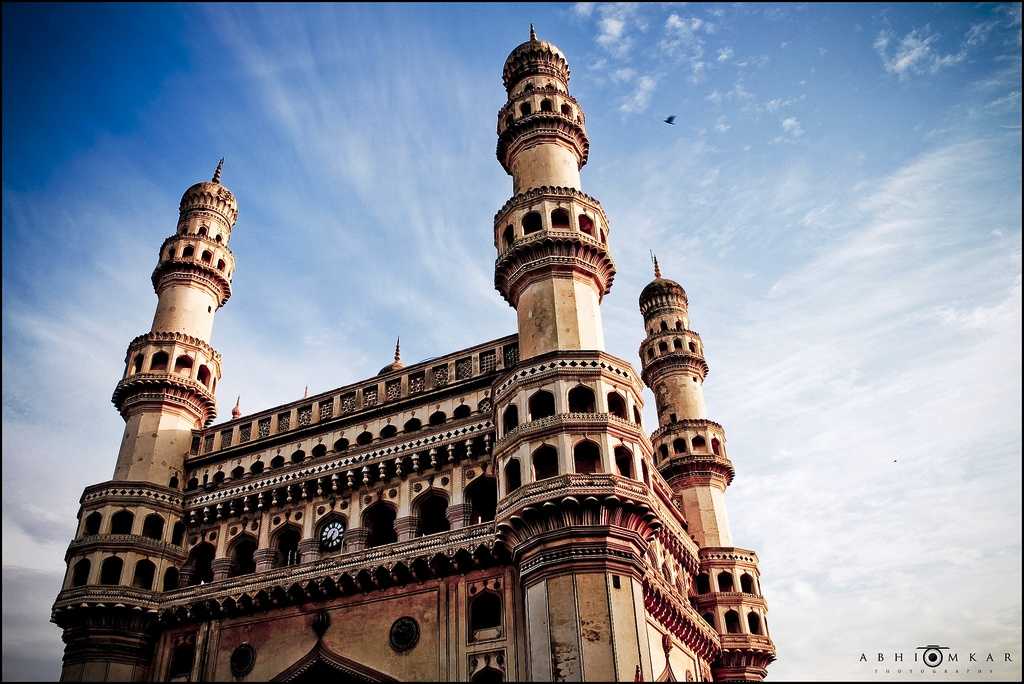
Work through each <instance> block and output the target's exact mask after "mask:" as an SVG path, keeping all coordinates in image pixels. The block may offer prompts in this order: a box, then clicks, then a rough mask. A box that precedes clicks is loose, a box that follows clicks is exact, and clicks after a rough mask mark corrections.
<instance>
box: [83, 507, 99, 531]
mask: <svg viewBox="0 0 1024 684" xmlns="http://www.w3.org/2000/svg"><path fill="white" fill-rule="evenodd" d="M102 522H103V516H102V515H100V512H99V511H93V512H92V513H90V514H89V515H87V516H86V517H85V527H83V528H82V534H87V535H93V534H99V533H100V524H101V523H102Z"/></svg>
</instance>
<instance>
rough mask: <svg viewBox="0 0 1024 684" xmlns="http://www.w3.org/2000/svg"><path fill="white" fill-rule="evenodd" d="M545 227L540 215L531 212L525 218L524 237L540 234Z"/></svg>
mask: <svg viewBox="0 0 1024 684" xmlns="http://www.w3.org/2000/svg"><path fill="white" fill-rule="evenodd" d="M543 227H544V226H543V221H542V220H541V217H540V213H538V212H536V211H531V212H529V213H527V214H526V216H524V217H523V235H532V234H533V233H539V232H540V231H541V229H542V228H543Z"/></svg>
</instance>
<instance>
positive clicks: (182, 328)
mask: <svg viewBox="0 0 1024 684" xmlns="http://www.w3.org/2000/svg"><path fill="white" fill-rule="evenodd" d="M222 164H223V160H221V162H220V163H218V165H217V170H216V171H215V172H214V174H213V178H212V180H209V181H202V182H199V183H196V184H195V185H193V186H192V187H190V188H189V189H188V190H186V191H185V194H184V195H182V198H181V205H180V208H179V215H178V225H177V230H176V231H175V233H174V235H171V236H170V237H168V238H167V239H166V240H164V242H163V244H162V245H161V246H160V254H159V258H158V261H157V265H156V268H155V269H154V270H153V277H152V281H153V289H154V290H156V294H157V298H158V300H157V305H156V314H155V315H154V316H153V325H152V327H151V328H150V331H149V332H148V333H146V334H144V335H140V336H139V337H136V338H135V339H134V340H132V342H131V344H130V345H128V353H127V355H126V358H125V373H124V377H123V378H122V379H121V381H120V382H119V383H118V385H117V388H116V389H115V390H114V396H113V402H114V405H115V406H117V409H118V411H120V412H121V415H122V416H123V417H124V419H125V428H124V437H123V438H122V440H121V448H120V451H119V453H118V456H117V466H116V468H115V469H114V479H115V480H128V481H133V482H150V483H154V484H160V485H169V484H171V483H174V482H180V481H182V465H183V463H184V458H185V455H186V454H187V453H188V452H189V448H190V443H191V440H192V431H193V430H195V429H197V428H202V427H205V426H207V425H209V424H210V423H211V422H213V419H214V418H215V417H216V402H215V400H214V391H215V390H216V388H217V382H218V381H219V380H220V373H221V366H220V354H219V353H218V352H217V351H216V350H215V349H214V348H213V347H212V346H210V337H211V335H212V332H213V318H214V315H215V314H216V312H217V310H218V309H219V308H220V307H221V306H223V305H224V303H225V302H226V301H227V300H228V297H230V296H231V277H232V275H233V274H234V270H235V258H234V255H232V253H231V250H230V249H229V248H228V242H229V241H230V239H231V229H232V227H233V226H234V224H235V220H236V219H237V218H238V205H237V203H236V202H235V196H234V195H233V194H232V193H231V191H230V190H228V189H227V188H226V187H224V185H222V184H221V182H220V175H221V169H222Z"/></svg>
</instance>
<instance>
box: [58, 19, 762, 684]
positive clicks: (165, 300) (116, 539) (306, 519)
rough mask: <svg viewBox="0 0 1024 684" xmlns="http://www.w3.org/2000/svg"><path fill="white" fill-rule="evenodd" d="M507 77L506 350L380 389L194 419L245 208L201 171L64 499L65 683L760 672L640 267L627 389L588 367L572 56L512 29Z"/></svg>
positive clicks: (390, 369)
mask: <svg viewBox="0 0 1024 684" xmlns="http://www.w3.org/2000/svg"><path fill="white" fill-rule="evenodd" d="M503 80H504V84H505V87H506V90H507V92H508V101H507V102H506V104H505V105H504V106H503V107H502V108H501V109H500V111H499V113H498V147H497V155H498V160H499V162H500V163H501V164H502V166H503V168H504V169H505V170H506V171H507V172H508V173H509V174H510V175H511V176H512V177H513V193H514V194H513V196H512V197H511V198H510V199H509V200H508V202H506V203H505V206H503V207H502V208H501V209H500V210H499V211H498V213H497V214H496V216H495V220H494V244H495V248H496V250H497V260H496V263H495V285H496V287H497V288H498V290H499V291H500V292H501V294H502V295H503V296H504V297H505V299H506V300H507V301H508V302H509V304H511V305H512V306H513V307H514V308H516V310H517V312H518V320H519V330H518V333H517V334H515V335H509V336H506V337H502V338H498V339H495V340H492V341H489V342H484V343H482V344H479V345H477V346H474V347H471V348H469V349H462V350H459V351H456V352H454V353H451V354H447V355H445V356H441V357H438V358H433V359H430V360H429V361H427V362H423V363H420V364H414V365H410V366H408V367H406V366H405V365H404V364H403V363H402V362H401V359H400V354H399V349H398V347H397V346H396V349H395V358H394V361H393V362H392V363H390V364H389V365H387V366H385V367H384V368H383V369H381V371H380V373H379V374H378V375H376V376H375V377H372V378H369V379H363V380H359V381H357V382H353V383H351V384H349V385H347V386H344V387H340V388H337V389H335V390H332V391H330V392H326V393H323V394H321V395H318V396H312V397H303V398H302V399H299V400H296V401H294V402H291V403H288V404H284V405H282V406H277V407H274V408H271V409H268V410H266V411H263V412H260V413H257V414H253V415H242V412H241V409H240V406H239V405H236V407H235V410H234V411H233V412H232V417H231V419H230V420H228V421H225V422H222V423H219V424H216V425H214V424H213V422H214V419H215V410H216V405H215V401H214V396H215V390H216V384H217V381H218V380H219V379H220V377H221V356H220V354H219V353H218V352H217V351H216V350H214V349H213V348H212V347H211V346H210V344H209V339H210V334H211V331H212V325H213V315H214V312H215V311H216V310H217V309H218V308H220V306H222V305H223V304H224V303H225V302H226V301H227V299H228V297H229V296H230V290H231V277H232V274H233V272H234V268H235V261H234V256H233V255H232V253H231V252H230V250H229V249H228V246H227V245H228V241H229V239H230V236H231V231H232V229H233V228H234V225H235V220H236V219H237V216H238V209H237V204H236V202H235V198H234V195H233V194H232V193H231V192H230V191H229V190H228V189H227V188H226V187H224V186H223V185H222V184H221V182H220V175H221V167H220V165H218V167H217V171H216V172H215V174H214V177H213V179H212V180H211V181H210V182H203V183H197V184H196V185H194V186H192V187H191V188H189V189H188V190H187V191H186V192H185V195H184V197H183V198H182V201H181V207H180V218H179V221H178V227H177V230H176V232H175V235H173V236H171V237H170V238H168V239H167V240H166V241H164V243H163V245H162V246H161V248H160V255H159V261H158V265H157V267H156V269H155V270H154V273H153V285H154V288H155V289H156V292H157V295H158V297H159V304H158V306H157V313H156V316H155V317H154V321H153V326H152V329H151V330H150V331H149V332H148V333H146V334H144V335H140V336H139V337H137V338H136V339H135V340H133V341H132V342H131V344H130V345H129V348H128V353H127V355H126V359H125V373H124V376H123V377H122V379H121V381H120V382H119V383H118V384H117V387H116V389H115V391H114V396H113V401H114V404H115V405H116V406H117V408H118V410H119V411H120V412H121V414H122V416H123V417H124V419H125V422H126V426H125V434H124V439H123V441H122V445H121V449H120V453H119V455H118V459H117V466H116V468H115V471H114V477H113V479H111V480H110V481H108V482H104V483H101V484H97V485H93V486H90V487H88V488H87V489H86V490H85V493H84V494H83V495H82V498H81V508H80V514H79V518H80V520H79V529H78V533H77V534H76V536H75V538H74V540H73V541H72V542H71V544H70V546H69V547H68V551H67V555H66V560H67V566H68V570H67V575H66V577H65V582H64V586H63V590H62V591H61V592H60V594H59V596H58V597H57V600H56V602H55V604H54V606H53V613H52V619H53V621H54V622H55V623H56V624H58V625H59V626H60V627H61V628H62V629H63V630H64V641H65V643H66V649H65V655H64V669H63V675H62V678H63V679H65V680H68V681H76V680H110V681H114V680H133V681H147V680H148V681H158V680H171V681H267V680H280V681H302V680H314V679H324V678H326V677H339V676H340V677H345V678H350V679H355V680H360V681H393V680H402V681H405V680H432V681H437V680H455V681H481V682H486V681H505V680H535V681H551V680H557V681H584V680H585V681H595V680H599V681H610V680H619V681H631V680H637V679H642V680H647V681H650V680H675V679H679V680H682V679H685V680H687V681H708V680H712V679H715V680H736V679H740V680H759V679H762V678H763V677H764V676H765V674H766V668H767V666H768V664H769V663H770V662H771V661H772V660H773V659H774V654H775V649H774V646H773V644H772V641H771V639H770V637H769V636H768V624H767V604H766V602H765V599H764V597H763V595H762V593H761V577H760V574H759V572H758V565H757V555H756V554H755V553H754V552H753V551H749V550H746V549H741V548H737V547H735V546H733V544H732V537H731V532H730V530H729V525H728V517H727V514H726V510H725V498H724V497H725V490H726V487H727V486H728V485H729V483H730V482H731V481H732V479H733V477H734V476H735V469H734V467H733V465H732V461H731V460H730V458H729V455H728V451H727V448H726V440H725V432H724V430H723V428H722V426H721V425H719V424H718V423H715V422H714V421H712V420H710V419H708V417H707V416H706V415H705V413H706V412H705V405H704V398H703V391H702V384H703V380H704V377H705V376H706V375H707V373H708V364H707V362H706V361H705V359H704V347H703V343H702V341H701V339H700V337H699V335H697V334H696V333H695V332H693V331H692V330H691V329H690V327H689V317H688V310H687V307H688V301H687V299H686V293H685V292H684V291H683V288H682V287H681V286H679V285H678V284H677V283H675V282H673V281H670V280H666V279H664V278H661V274H660V272H657V273H656V278H655V280H654V281H653V282H652V283H651V284H650V285H648V287H647V288H645V289H644V292H643V293H642V294H641V297H640V307H641V312H642V313H643V315H644V320H645V325H646V327H647V334H646V337H645V339H644V341H643V343H642V344H641V348H640V356H641V361H642V372H641V373H638V372H637V371H636V370H635V369H634V368H633V367H632V366H631V365H630V364H629V363H628V362H627V361H625V360H622V359H619V358H616V357H615V356H612V355H611V354H608V353H607V352H605V351H604V349H603V347H604V333H603V329H602V323H601V316H600V303H601V299H602V298H603V296H604V294H605V293H607V292H608V291H609V289H610V288H611V286H612V281H613V279H614V275H615V266H614V263H613V262H612V259H611V254H610V251H609V246H608V235H609V232H610V224H609V221H608V218H607V216H606V215H605V213H604V210H603V209H602V207H601V205H600V203H599V202H598V201H597V200H596V199H594V198H593V197H590V196H589V195H587V194H585V193H584V192H583V191H582V190H581V188H580V169H582V167H583V166H584V165H585V164H586V161H587V155H588V154H589V146H590V141H589V137H588V134H587V131H586V128H585V121H586V119H585V116H584V113H583V110H582V107H581V105H580V103H579V102H578V101H577V100H576V99H575V98H573V97H572V96H571V95H570V94H569V65H568V62H567V60H566V59H565V56H564V55H563V54H562V52H561V51H560V50H559V49H558V48H557V47H556V46H554V45H552V44H551V43H548V42H546V41H542V40H538V39H537V38H536V36H535V35H534V34H533V31H532V28H531V35H530V40H528V41H527V42H525V43H523V44H522V45H520V46H518V47H517V48H515V50H513V51H512V53H511V54H510V55H509V57H508V59H507V61H506V63H505V67H504V70H503ZM645 384H646V385H648V386H650V387H651V389H652V390H653V391H654V394H655V397H656V400H657V408H658V416H659V427H658V429H657V430H656V431H655V432H654V433H653V434H652V435H650V436H648V434H647V433H646V432H645V431H644V429H643V426H642V421H641V415H642V408H643V388H644V385H645Z"/></svg>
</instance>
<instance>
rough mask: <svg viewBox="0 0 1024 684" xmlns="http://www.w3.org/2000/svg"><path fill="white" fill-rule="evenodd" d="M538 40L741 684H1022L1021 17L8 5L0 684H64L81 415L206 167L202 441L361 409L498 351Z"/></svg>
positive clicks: (85, 464) (104, 471) (509, 316)
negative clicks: (696, 474) (748, 622)
mask: <svg viewBox="0 0 1024 684" xmlns="http://www.w3.org/2000/svg"><path fill="white" fill-rule="evenodd" d="M530 22H533V23H534V24H535V25H536V26H537V30H538V33H539V34H540V36H541V37H542V38H545V39H548V40H551V41H553V42H555V43H557V44H558V45H559V46H560V47H561V48H562V49H563V51H564V52H565V53H566V55H567V56H568V58H569V61H570V64H571V66H572V69H573V75H572V81H571V83H570V88H571V90H572V92H573V94H574V95H575V96H576V97H577V98H579V99H580V101H581V102H582V104H583V106H584V108H585V109H586V112H587V125H588V130H589V133H590V136H591V156H590V163H589V164H588V166H587V167H586V168H585V169H584V172H583V184H584V189H585V190H586V191H587V192H589V193H591V194H593V195H594V196H595V197H597V198H598V199H600V200H601V201H602V203H603V204H604V205H605V208H606V210H607V212H608V215H609V217H610V220H611V222H612V232H611V236H610V240H611V248H612V251H613V255H614V258H615V259H616V263H617V265H618V275H617V277H616V280H615V286H614V289H613V291H612V292H611V294H610V295H609V296H607V297H606V298H605V300H604V304H603V306H602V309H603V314H604V323H605V332H606V338H607V344H608V350H609V351H610V352H612V353H614V354H617V355H619V356H621V357H623V358H626V359H628V360H629V361H631V362H632V363H633V364H634V365H636V366H638V365H639V362H638V359H637V358H636V350H637V347H638V345H639V343H640V340H641V337H642V320H641V318H640V315H639V312H638V309H637V301H636V300H637V296H638V294H639V292H640V289H641V288H642V287H643V285H644V284H645V283H646V282H647V280H649V278H650V277H651V272H650V266H649V260H648V250H649V249H654V250H655V251H657V253H658V256H659V260H660V261H661V263H662V268H663V270H664V271H665V272H666V275H668V276H669V277H673V278H675V279H677V280H679V281H680V282H681V283H682V284H683V285H684V286H685V287H686V289H687V292H688V293H689V297H690V302H691V320H692V324H693V326H694V327H695V329H697V330H698V331H699V332H700V333H701V335H702V338H703V339H704V341H705V344H706V348H707V353H708V357H709V362H710V364H711V368H712V371H711V375H710V376H709V378H708V382H707V385H706V396H707V400H708V406H709V411H710V414H711V416H712V417H713V418H714V419H716V420H718V421H720V422H722V423H723V424H724V425H725V427H726V429H727V431H728V435H729V444H730V453H731V454H732V456H733V459H734V461H735V464H736V468H737V471H738V475H737V478H736V481H735V482H734V484H733V485H732V487H731V488H730V490H729V496H728V501H729V506H730V515H731V518H732V527H733V531H734V535H735V538H736V543H737V544H739V545H741V546H746V547H749V548H754V549H756V550H757V551H758V552H759V554H760V556H761V570H762V573H763V576H764V586H765V589H766V594H767V597H768V601H769V620H768V622H769V626H770V629H771V631H772V635H773V637H774V639H775V641H776V643H777V645H778V648H779V661H778V662H777V663H776V664H775V665H774V666H773V667H772V669H771V675H772V676H773V677H774V678H778V679H798V678H799V679H810V678H822V677H833V678H840V679H849V678H862V677H874V675H873V673H872V671H871V670H870V669H869V668H868V667H867V666H864V665H863V664H860V663H858V662H857V659H858V658H859V656H860V653H861V652H865V651H866V652H869V653H874V652H877V651H883V650H885V651H894V650H904V651H907V652H910V651H912V650H913V649H914V648H915V647H916V646H919V645H924V644H928V643H942V644H946V643H948V644H949V645H950V646H952V647H954V648H960V649H964V650H967V649H971V650H987V649H991V650H995V651H1002V650H1012V651H1015V653H1016V657H1015V663H1014V664H1013V665H1012V666H1010V667H1009V668H1006V667H1005V666H1002V667H1003V668H1004V669H997V670H996V671H995V672H994V673H992V674H988V673H982V674H980V675H977V676H978V677H980V678H990V677H992V676H996V677H1001V678H1019V677H1020V676H1021V668H1020V657H1021V655H1022V654H1021V649H1020V645H1021V626H1020V625H1021V594H1020V586H1021V542H1020V539H1021V518H1020V506H1021V484H1020V483H1021V465H1020V458H1021V427H1020V415H1021V399H1020V397H1021V333H1020V329H1021V209H1020V207H1021V108H1020V107H1021V105H1020V83H1021V21H1020V6H1019V5H953V4H940V5H925V4H912V5H911V4H907V5H898V6H886V5H868V6H859V5H857V6H853V5H851V6H844V5H828V6H814V5H796V4H790V5H781V6H773V5H768V6H763V5H757V6H751V5H745V6H737V5H700V4H685V3H680V4H671V3H668V4H652V5H642V6H641V5H629V4H609V5H591V4H586V3H584V4H577V5H571V4H565V5H547V4H544V5H479V6H476V5H450V6H447V5H433V6H423V5H401V6H350V5H345V6H283V5H282V6H271V5H259V6H251V7H240V6H231V5H208V6H194V5H138V6H132V5H104V6H83V5H74V6H64V7H62V6H53V5H48V6H41V5H38V6H33V5H9V4H7V5H4V7H3V83H4V88H3V171H4V173H3V247H4V249H3V465H4V478H3V588H4V594H5V601H4V603H3V627H4V630H3V634H4V635H3V676H4V678H5V679H12V678H21V677H29V678H52V677H54V676H56V675H57V673H58V668H59V658H60V652H61V644H60V639H59V634H58V631H57V629H56V628H55V627H53V626H52V625H49V624H48V623H47V618H48V614H49V605H50V603H51V602H52V600H53V597H54V596H55V594H56V591H57V588H58V585H59V582H60V577H61V576H62V573H63V554H64V551H65V549H66V544H67V541H68V539H69V538H70V536H71V534H72V533H73V530H74V521H75V514H76V511H77V500H78V497H79V495H80V493H81V490H82V488H83V487H84V486H85V485H87V484H91V483H94V482H98V481H102V480H104V479H106V478H108V477H109V476H110V473H111V472H112V471H113V466H114V461H115V456H116V448H117V445H118V443H119V439H120V434H121V429H122V425H123V423H122V421H121V419H120V417H119V416H118V415H117V413H116V411H115V410H114V409H113V407H112V406H111V405H110V404H109V401H108V398H109V396H110V393H111V390H112V389H113V387H114V384H115V383H116V380H117V379H118V377H119V376H120V374H121V372H122V370H123V365H122V364H123V359H124V352H125V348H126V346H127V344H128V342H129V341H130V340H131V339H132V338H133V337H134V336H135V335H137V334H139V333H142V332H144V331H146V330H148V328H149V325H150V323H151V320H152V314H153V310H154V306H155V301H156V299H155V295H154V294H153V292H152V289H151V288H150V286H149V274H150V272H151V270H152V267H153V265H154V264H155V263H156V256H157V249H158V247H159V245H160V242H161V241H162V239H163V238H164V237H165V236H167V235H169V234H170V233H172V232H173V230H174V226H175V220H176V216H177V203H178V199H179V198H180V196H181V193H182V192H183V191H184V189H185V188H186V187H188V186H189V185H190V184H192V183H193V182H195V181H197V180H200V179H203V178H206V177H209V175H210V174H211V172H212V171H213V167H214V165H215V164H216V160H217V159H218V158H219V157H221V156H223V157H225V158H226V162H225V169H224V182H225V184H226V185H228V186H229V187H230V188H231V189H232V190H233V191H234V192H235V194H236V196H237V197H238V202H239V206H240V216H239V221H238V224H237V228H236V230H235V232H234V235H233V237H232V243H231V246H232V249H233V250H234V252H235V254H236V256H237V260H238V267H237V273H236V275H235V278H234V294H233V296H232V298H231V300H230V301H229V302H228V304H227V306H226V307H225V308H224V309H222V310H221V312H220V313H219V314H218V317H217V321H216V324H215V331H214V338H213V343H214V345H215V346H216V347H217V348H218V349H219V350H220V351H221V352H222V353H223V355H224V378H223V380H222V382H221V384H220V387H219V390H218V391H219V394H218V401H219V405H220V411H221V413H222V414H223V415H226V414H227V413H228V411H229V410H230V407H231V405H232V404H233V402H234V399H235V397H236V396H237V395H241V397H242V408H243V410H245V411H255V410H259V409H263V408H267V407H270V406H273V405H276V404H280V403H284V402H286V401H290V400H293V399H295V398H297V397H299V396H301V394H302V391H303V388H304V387H305V386H306V385H308V386H309V389H310V391H311V392H319V391H323V390H327V389H329V388H332V387H336V386H339V385H342V384H346V383H349V382H352V381H355V380H358V379H360V378H363V377H366V376H369V375H372V374H373V373H374V372H375V371H376V370H377V369H379V368H380V366H381V365H383V364H384V363H386V362H387V361H389V359H390V356H391V350H392V348H393V344H394V339H395V337H396V336H398V335H401V337H402V352H403V358H404V359H405V360H406V362H414V361H417V360H421V359H424V358H428V357H431V356H435V355H438V354H442V353H446V352H449V351H452V350H455V349H458V348H461V347H465V346H469V345H471V344H475V343H477V342H481V341H483V340H486V339H491V338H495V337H498V336H501V335H504V334H507V333H509V332H513V331H514V329H515V315H514V312H513V311H512V309H510V308H509V307H508V306H507V305H506V304H505V303H504V302H503V301H502V300H501V298H500V296H499V295H498V294H497V293H496V292H495V291H494V289H493V260H494V256H495V253H494V248H493V244H492V237H491V230H492V228H491V223H492V217H493V214H494V212H495V211H496V210H497V209H498V208H499V207H500V206H501V204H502V203H503V202H504V201H505V200H506V199H507V198H508V196H509V194H510V193H511V180H510V179H509V178H508V177H507V176H506V175H505V173H504V172H503V171H502V169H501V167H500V166H499V165H498V163H497V161H496V160H495V159H494V145H495V116H496V113H497V110H498V108H499V107H500V106H501V105H502V104H503V103H504V90H503V88H502V86H501V79H500V73H501V65H502V63H503V61H504V58H505V56H506V55H507V54H508V52H509V51H510V50H511V49H512V48H513V47H514V46H515V45H517V44H518V43H520V42H522V41H523V40H525V38H526V37H527V31H528V24H529V23H530ZM669 114H675V115H676V116H677V120H676V122H677V123H676V125H675V126H672V127H670V126H666V125H665V124H663V123H661V119H663V118H664V117H665V116H668V115H669ZM648 404H650V405H651V406H652V405H653V397H651V396H650V395H649V394H648ZM651 406H649V407H648V409H650V408H651ZM653 419H654V416H653V412H652V411H651V410H648V412H647V415H646V416H645V422H646V423H647V424H648V426H649V427H650V426H653V425H654V420H653ZM960 677H961V678H963V675H961V676H960ZM968 678H969V677H968Z"/></svg>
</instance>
